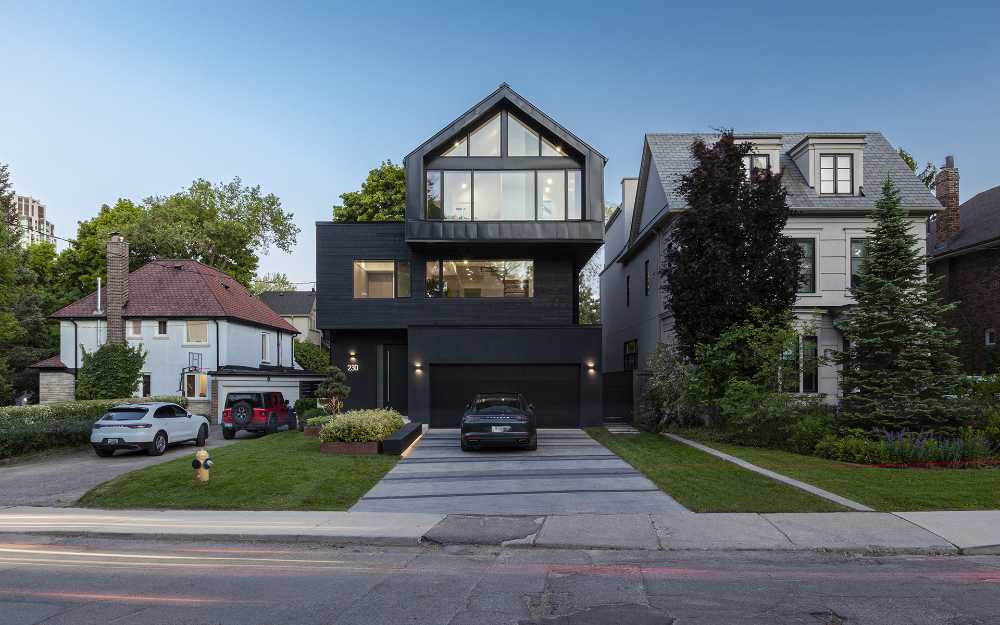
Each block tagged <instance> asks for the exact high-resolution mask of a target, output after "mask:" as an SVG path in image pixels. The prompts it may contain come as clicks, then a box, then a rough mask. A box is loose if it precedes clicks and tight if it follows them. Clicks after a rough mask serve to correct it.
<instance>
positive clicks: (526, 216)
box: [472, 171, 535, 221]
mask: <svg viewBox="0 0 1000 625" xmlns="http://www.w3.org/2000/svg"><path fill="white" fill-rule="evenodd" d="M472 187H473V189H474V194H473V204H474V205H475V210H476V213H475V218H476V219H477V220H479V221H524V220H531V219H534V218H535V202H534V196H535V172H533V171H505V172H498V171H477V172H476V173H475V182H474V184H473V185H472Z"/></svg>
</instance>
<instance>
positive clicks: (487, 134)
mask: <svg viewBox="0 0 1000 625" xmlns="http://www.w3.org/2000/svg"><path fill="white" fill-rule="evenodd" d="M469 156H500V114H499V113H497V114H496V115H495V116H494V117H493V119H491V120H490V121H488V122H486V123H485V124H483V125H482V126H480V127H479V128H477V129H475V130H473V131H472V133H470V134H469Z"/></svg>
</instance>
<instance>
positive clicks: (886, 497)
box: [676, 430, 1000, 512]
mask: <svg viewBox="0 0 1000 625" xmlns="http://www.w3.org/2000/svg"><path fill="white" fill-rule="evenodd" d="M676 433H677V434H679V435H680V436H684V437H685V438H690V439H692V440H697V441H698V442H699V443H702V444H703V445H707V446H709V447H712V448H713V449H717V450H719V451H721V452H725V453H727V454H730V455H733V456H736V457H737V458H741V459H743V460H746V461H747V462H750V463H753V464H755V465H757V466H759V467H763V468H765V469H770V470H772V471H776V472H778V473H781V474H782V475H786V476H788V477H791V478H794V479H797V480H800V481H802V482H806V483H807V484H812V485H813V486H818V487H820V488H822V489H825V490H828V491H830V492H832V493H836V494H838V495H841V496H843V497H847V498H848V499H852V500H854V501H857V502H859V503H863V504H865V505H866V506H869V507H871V508H874V509H876V510H879V511H882V512H915V511H927V510H995V509H1000V469H997V468H981V469H936V468H935V469H923V468H914V469H896V468H888V467H872V466H866V465H858V464H851V463H848V462H837V461H835V460H827V459H825V458H817V457H815V456H804V455H802V454H795V453H791V452H788V451H781V450H778V449H765V448H760V447H744V446H741V445H733V444H730V443H720V442H718V441H713V440H711V437H708V436H705V435H704V434H701V435H700V434H699V433H698V432H697V431H692V430H678V431H677V432H676Z"/></svg>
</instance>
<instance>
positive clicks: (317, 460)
mask: <svg viewBox="0 0 1000 625" xmlns="http://www.w3.org/2000/svg"><path fill="white" fill-rule="evenodd" d="M211 453H212V460H213V461H214V467H213V468H212V478H211V480H209V481H208V482H207V483H199V482H196V481H195V479H194V469H192V468H191V460H192V459H193V458H194V451H192V453H190V454H185V455H184V457H182V458H178V459H176V460H171V461H169V462H165V463H163V464H158V465H154V466H151V467H146V468H144V469H139V470H137V471H133V472H131V473H126V474H125V475H121V476H119V477H117V478H115V479H113V480H111V481H109V482H105V483H104V484H101V485H100V486H97V487H96V488H94V489H93V490H91V491H90V492H88V493H87V494H86V495H84V496H83V497H82V498H81V499H80V501H79V502H78V504H79V505H81V506H87V507H92V508H172V509H190V510H346V509H348V508H349V507H351V506H352V505H353V504H354V502H355V501H357V500H358V498H360V497H361V496H362V495H364V494H365V493H366V492H367V491H368V490H369V489H370V488H371V487H372V486H374V485H375V483H376V482H378V481H379V480H380V479H382V476H384V475H385V474H386V472H388V471H389V469H391V468H392V467H393V465H395V464H396V461H397V460H398V457H396V456H382V455H373V456H342V455H337V454H322V453H320V451H319V439H318V438H312V437H307V436H303V435H302V434H301V433H299V432H282V433H280V434H271V435H269V436H264V437H262V438H257V439H251V440H245V441H240V442H238V443H234V444H232V445H228V446H226V447H222V448H219V449H216V450H214V451H212V452H211Z"/></svg>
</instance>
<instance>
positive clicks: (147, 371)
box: [34, 235, 320, 421]
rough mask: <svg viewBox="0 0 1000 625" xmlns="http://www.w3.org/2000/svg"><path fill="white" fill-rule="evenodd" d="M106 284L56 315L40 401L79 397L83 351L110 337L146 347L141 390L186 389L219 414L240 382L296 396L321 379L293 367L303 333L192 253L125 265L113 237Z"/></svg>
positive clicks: (123, 246) (198, 406) (192, 399)
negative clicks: (54, 349)
mask: <svg viewBox="0 0 1000 625" xmlns="http://www.w3.org/2000/svg"><path fill="white" fill-rule="evenodd" d="M106 284H107V288H106V289H103V292H94V293H91V294H90V295H88V296H86V297H84V298H82V299H80V300H77V301H76V302H73V303H72V304H70V305H68V306H66V307H65V308H62V309H60V310H58V311H56V312H55V313H53V315H52V316H51V318H52V319H55V320H58V321H59V337H60V341H59V354H58V355H56V356H53V357H52V358H49V359H47V360H43V361H41V362H39V363H36V364H35V365H34V367H35V368H36V369H38V371H39V400H40V401H41V402H42V403H48V402H52V401H63V400H69V399H73V398H74V394H75V389H76V384H75V381H76V373H77V370H78V369H79V367H80V365H81V363H82V361H83V352H84V350H86V351H87V352H94V351H97V349H99V348H100V347H101V346H102V345H104V344H105V343H127V344H128V345H141V346H142V347H143V349H144V350H145V351H146V362H145V365H144V367H143V372H142V380H141V382H140V385H139V387H138V388H136V392H135V394H136V396H151V395H183V396H184V397H185V398H187V400H188V404H189V407H190V409H191V411H192V412H196V413H199V414H204V415H206V416H209V415H213V417H210V418H215V419H217V420H220V421H221V416H222V408H223V407H224V403H225V397H226V395H227V394H228V393H230V392H236V391H238V390H240V389H247V390H249V389H253V390H259V391H279V392H282V393H283V394H284V396H285V397H286V398H287V399H289V400H292V401H294V400H295V399H298V397H299V389H300V384H301V383H303V382H305V383H310V382H314V381H316V380H319V379H320V378H318V377H316V376H312V375H311V374H309V373H308V372H305V371H302V369H301V368H300V367H298V366H297V365H295V362H294V354H293V346H292V339H293V338H294V337H295V335H296V334H298V331H297V330H296V329H295V328H294V327H293V326H291V325H290V324H289V323H287V322H286V321H285V320H284V319H282V318H281V317H279V316H278V315H277V314H276V313H275V312H274V311H272V310H271V309H270V308H268V307H267V306H266V305H265V304H263V303H262V302H261V301H260V300H258V299H256V298H254V297H253V296H252V295H250V293H249V291H247V290H246V289H245V288H244V287H243V285H241V284H239V283H238V282H236V280H234V279H233V278H231V277H230V276H228V275H226V274H224V273H222V272H220V271H218V270H216V269H213V268H211V267H208V266H205V265H202V264H201V263H199V262H196V261H193V260H155V261H153V262H150V263H148V264H146V265H143V266H142V267H140V268H139V269H137V270H135V271H134V272H132V273H129V272H128V244H127V243H125V241H124V240H122V238H121V236H119V235H114V236H113V237H112V239H111V240H110V241H109V242H108V276H107V283H106Z"/></svg>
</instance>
